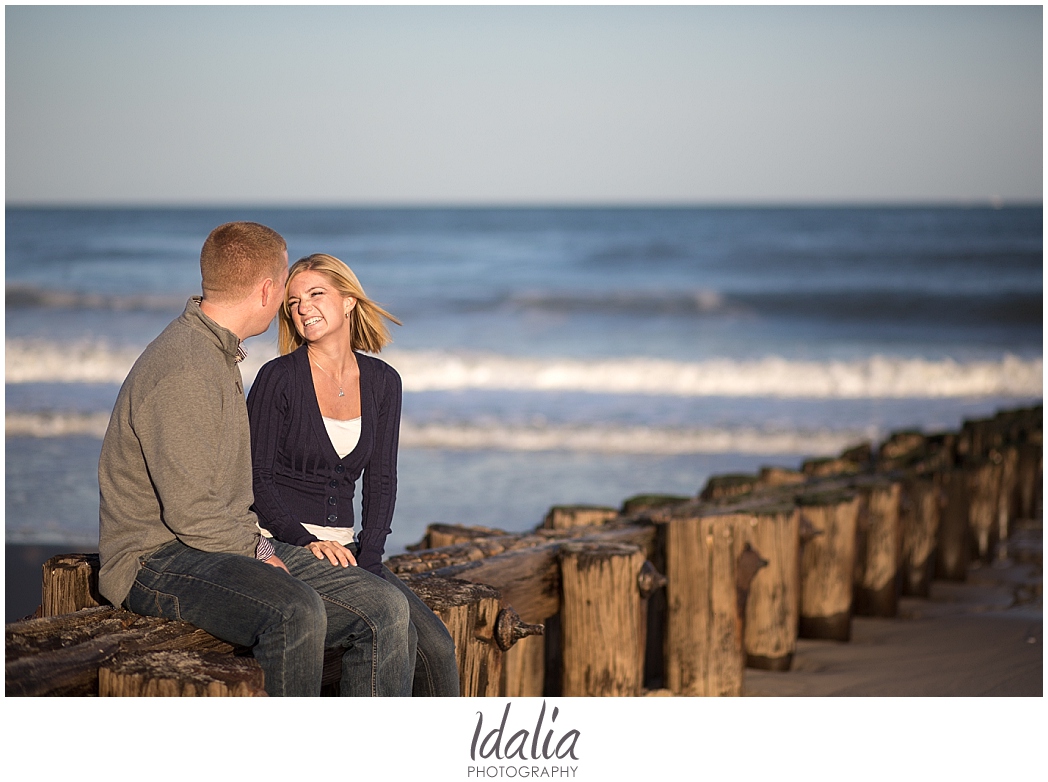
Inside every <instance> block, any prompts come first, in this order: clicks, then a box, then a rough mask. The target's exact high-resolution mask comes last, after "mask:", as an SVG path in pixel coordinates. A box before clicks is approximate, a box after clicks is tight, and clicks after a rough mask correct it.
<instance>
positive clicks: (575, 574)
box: [560, 543, 646, 697]
mask: <svg viewBox="0 0 1048 782" xmlns="http://www.w3.org/2000/svg"><path fill="white" fill-rule="evenodd" d="M645 559H646V557H645V555H644V553H643V552H642V551H641V549H640V548H639V547H638V546H632V545H623V544H603V543H566V544H564V546H563V547H562V548H561V551H560V567H561V587H562V590H563V606H562V608H561V612H560V617H561V630H562V644H563V646H562V665H563V674H562V685H561V694H562V695H563V696H565V697H573V696H582V695H606V696H636V695H640V693H641V689H642V687H643V684H644V682H643V672H644V660H643V657H642V654H643V648H644V635H643V629H644V628H643V625H642V613H641V595H640V587H639V585H638V581H637V578H638V576H639V575H640V573H641V569H642V567H643V565H644V561H645Z"/></svg>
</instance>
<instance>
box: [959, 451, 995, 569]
mask: <svg viewBox="0 0 1048 782" xmlns="http://www.w3.org/2000/svg"><path fill="white" fill-rule="evenodd" d="M997 457H998V458H997V459H996V460H995V459H994V458H993V456H992V455H991V456H990V457H988V458H986V459H982V460H980V461H978V462H977V463H974V464H970V465H968V467H967V468H966V469H967V473H968V529H969V534H970V535H971V536H972V543H973V544H974V547H973V550H972V555H973V558H977V559H979V560H981V561H982V562H989V561H990V560H991V559H992V558H993V553H994V547H995V546H996V544H997V540H998V538H997V531H998V529H999V526H998V525H999V518H998V512H999V508H1000V487H1001V473H1002V472H1003V468H1002V466H1001V463H1000V454H999V453H997Z"/></svg>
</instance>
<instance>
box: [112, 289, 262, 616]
mask: <svg viewBox="0 0 1048 782" xmlns="http://www.w3.org/2000/svg"><path fill="white" fill-rule="evenodd" d="M238 344H239V340H238V339H237V337H236V335H234V334H233V333H232V332H230V331H228V330H226V329H224V328H222V327H221V326H219V325H218V324H217V323H215V322H214V321H212V320H211V319H209V318H207V316H205V315H204V314H203V313H202V312H201V311H200V305H199V303H198V302H197V301H196V300H191V301H190V302H189V303H188V304H187V306H186V311H185V312H184V313H183V314H182V315H181V316H179V318H177V319H176V320H175V321H173V322H172V323H171V324H170V325H169V326H168V327H167V328H166V329H165V330H164V331H163V332H162V333H161V334H160V336H158V337H157V338H156V339H155V340H154V341H153V342H152V343H151V344H150V345H149V346H148V347H147V348H146V350H145V351H144V352H143V353H142V355H141V356H140V357H139V359H138V361H136V362H135V366H134V367H133V368H132V370H131V372H130V374H129V375H128V376H127V379H126V380H125V381H124V385H123V386H122V387H121V389H120V394H119V396H118V397H117V402H116V405H115V407H114V410H113V415H112V418H111V420H110V423H109V429H108V430H107V432H106V436H105V440H104V441H103V444H102V454H101V458H100V460H99V466H98V481H99V490H100V507H99V554H100V557H101V562H102V568H101V572H100V575H99V587H100V590H101V592H102V594H103V595H104V596H105V597H106V598H107V599H108V600H110V601H111V602H112V603H114V604H115V605H119V604H120V603H121V602H122V601H123V600H124V598H125V597H126V596H127V593H128V590H129V589H130V588H131V584H132V582H133V581H134V579H135V574H136V573H137V571H138V568H139V562H140V560H141V558H143V556H144V555H146V554H148V553H150V552H152V551H155V550H156V549H157V548H159V547H160V546H163V545H164V544H166V543H168V542H170V541H172V540H174V539H175V538H176V537H177V538H179V539H180V540H182V542H183V543H186V544H187V545H189V546H192V547H194V548H197V549H200V550H202V551H221V552H227V553H234V554H243V555H244V556H249V557H253V556H254V554H255V546H256V544H257V540H258V529H257V526H256V523H255V521H256V519H255V515H254V514H253V513H252V512H251V511H250V510H249V509H250V506H251V503H252V491H251V453H250V443H249V437H250V435H249V430H248V423H247V411H246V407H245V404H244V394H243V382H242V380H241V376H240V370H239V368H238V367H237V365H236V363H235V356H236V350H237V346H238Z"/></svg>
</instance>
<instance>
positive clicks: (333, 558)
mask: <svg viewBox="0 0 1048 782" xmlns="http://www.w3.org/2000/svg"><path fill="white" fill-rule="evenodd" d="M306 548H308V549H309V550H310V551H312V552H313V556H314V557H316V558H317V559H324V558H325V557H327V559H328V561H329V562H331V564H332V565H341V566H342V567H349V566H350V565H354V566H355V565H356V564H357V558H356V557H354V556H353V552H352V551H350V550H349V549H348V548H346V547H345V546H343V545H342V544H341V543H336V542H335V541H333V540H315V541H313V542H312V543H309V544H308V545H307V546H306Z"/></svg>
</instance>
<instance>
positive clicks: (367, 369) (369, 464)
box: [247, 345, 402, 575]
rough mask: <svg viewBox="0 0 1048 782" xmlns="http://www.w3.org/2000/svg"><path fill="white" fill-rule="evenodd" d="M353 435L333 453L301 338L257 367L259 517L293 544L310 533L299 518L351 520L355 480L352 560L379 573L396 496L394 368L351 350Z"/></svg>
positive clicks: (254, 441)
mask: <svg viewBox="0 0 1048 782" xmlns="http://www.w3.org/2000/svg"><path fill="white" fill-rule="evenodd" d="M356 357H357V366H358V367H359V368H360V424H361V426H360V440H359V441H358V442H357V445H356V447H355V448H354V449H353V450H352V451H350V452H349V453H348V454H347V455H346V456H345V458H339V455H338V454H337V453H336V452H335V448H334V446H333V445H332V444H331V439H330V438H329V437H328V434H327V430H326V429H325V427H324V420H323V418H322V416H321V414H320V405H319V404H318V402H317V395H316V391H315V389H314V388H313V376H312V374H311V372H310V369H309V358H308V355H307V353H306V347H305V345H303V346H302V347H300V348H298V349H297V350H295V351H294V352H292V353H289V354H287V355H286V356H280V357H279V358H276V359H273V360H272V361H270V362H268V363H267V364H265V365H264V366H263V367H262V369H260V370H259V372H258V375H257V376H256V377H255V381H254V383H253V384H252V386H251V391H250V393H249V395H248V400H247V407H248V415H249V417H250V420H251V455H252V473H253V477H254V490H255V504H254V510H255V513H257V514H258V519H259V523H260V524H261V525H262V527H264V528H265V529H267V530H269V532H271V533H272V534H273V536H274V537H275V538H277V539H278V540H282V541H284V542H285V543H290V544H292V545H295V546H305V545H307V544H309V543H310V542H312V541H314V540H317V538H316V536H314V535H312V534H311V533H309V532H307V531H306V529H305V528H304V527H303V526H302V525H303V524H317V525H321V526H328V527H351V526H353V493H354V485H355V483H356V481H357V479H358V478H360V476H361V474H362V473H363V476H364V477H363V481H362V482H361V515H362V518H361V531H360V534H359V535H357V540H358V544H359V552H358V554H357V564H358V565H359V566H360V567H362V568H364V569H365V570H368V571H370V572H372V573H374V574H375V575H381V566H382V554H383V551H384V550H385V546H386V537H387V536H388V535H389V531H390V524H391V523H392V520H393V506H394V503H395V502H396V496H397V446H398V442H399V439H400V406H401V395H402V392H401V382H400V375H398V374H397V372H396V370H395V369H393V367H391V366H389V365H388V364H387V363H385V362H384V361H381V360H380V359H377V358H374V357H373V356H367V355H364V354H362V353H357V354H356Z"/></svg>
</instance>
